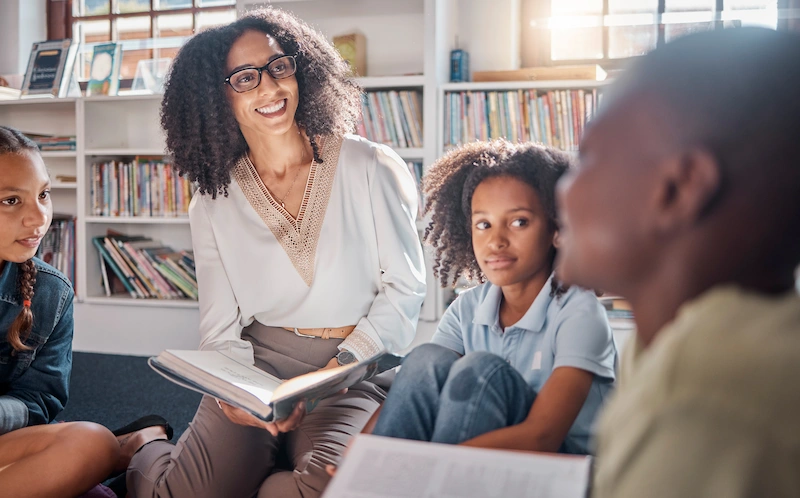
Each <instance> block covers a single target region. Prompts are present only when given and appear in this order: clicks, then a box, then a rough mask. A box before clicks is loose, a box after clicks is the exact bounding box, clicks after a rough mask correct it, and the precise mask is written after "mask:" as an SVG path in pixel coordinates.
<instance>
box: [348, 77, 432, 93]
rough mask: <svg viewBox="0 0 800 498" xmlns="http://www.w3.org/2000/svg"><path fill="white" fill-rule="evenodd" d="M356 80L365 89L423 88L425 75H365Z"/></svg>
mask: <svg viewBox="0 0 800 498" xmlns="http://www.w3.org/2000/svg"><path fill="white" fill-rule="evenodd" d="M356 81H357V82H358V84H359V85H361V87H362V88H364V90H382V89H398V88H422V86H424V85H425V76H423V75H413V76H363V77H360V78H356Z"/></svg>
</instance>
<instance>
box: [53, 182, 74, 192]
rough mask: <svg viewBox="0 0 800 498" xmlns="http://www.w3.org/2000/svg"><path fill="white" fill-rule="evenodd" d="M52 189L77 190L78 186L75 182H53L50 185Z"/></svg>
mask: <svg viewBox="0 0 800 498" xmlns="http://www.w3.org/2000/svg"><path fill="white" fill-rule="evenodd" d="M50 188H54V189H56V188H57V189H63V190H71V189H77V188H78V184H77V183H75V182H52V183H50Z"/></svg>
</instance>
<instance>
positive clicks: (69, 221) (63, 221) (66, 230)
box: [36, 214, 75, 287]
mask: <svg viewBox="0 0 800 498" xmlns="http://www.w3.org/2000/svg"><path fill="white" fill-rule="evenodd" d="M36 256H37V257H38V258H39V259H41V260H42V261H44V262H45V263H47V264H49V265H51V266H53V267H55V268H56V269H57V270H58V271H60V272H61V273H63V274H64V275H66V277H67V278H68V279H69V280H70V282H72V286H73V287H75V218H74V217H73V216H72V215H69V214H54V215H53V222H52V223H51V224H50V229H49V230H48V231H47V233H46V234H45V236H44V238H43V239H42V242H41V244H40V245H39V249H38V251H37V253H36Z"/></svg>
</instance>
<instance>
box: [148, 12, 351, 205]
mask: <svg viewBox="0 0 800 498" xmlns="http://www.w3.org/2000/svg"><path fill="white" fill-rule="evenodd" d="M249 30H256V31H261V32H263V33H266V34H268V35H270V36H271V37H272V38H274V39H275V40H276V41H277V42H278V44H279V45H280V47H281V48H282V49H283V51H284V53H286V54H289V55H292V54H294V55H296V59H297V72H296V73H295V76H296V77H297V85H298V92H299V102H298V106H297V113H296V114H295V120H296V121H297V124H298V125H299V126H300V128H302V129H303V130H304V131H305V132H306V134H307V135H308V137H309V138H310V139H311V146H312V148H313V150H314V159H315V160H316V161H317V162H322V159H321V157H320V153H319V147H318V145H317V141H316V138H317V137H320V136H323V135H344V134H345V133H351V132H352V131H353V129H354V127H355V123H356V119H357V118H358V115H359V113H360V106H361V100H360V99H361V89H360V87H359V86H358V84H357V83H356V82H355V81H354V80H353V78H352V71H351V69H350V66H348V65H347V62H345V61H344V59H342V57H341V56H340V55H339V53H338V52H337V51H336V49H335V48H334V47H333V45H331V44H330V42H328V40H327V39H326V38H325V37H324V36H323V35H321V34H320V33H318V32H317V31H315V30H314V29H312V28H311V27H309V26H308V25H307V24H306V23H304V22H303V21H301V20H299V19H298V18H297V17H295V16H294V15H292V14H290V13H287V12H285V11H282V10H280V9H276V8H271V7H267V8H264V9H260V10H256V11H253V12H250V13H248V14H247V15H246V16H245V17H242V18H241V19H239V20H237V21H235V22H233V23H232V24H228V25H227V26H222V27H218V28H213V29H209V30H207V31H204V32H202V33H199V34H197V35H196V36H194V37H193V38H192V39H191V40H189V41H188V42H187V43H186V45H184V46H183V48H181V50H180V52H178V55H177V57H176V58H175V61H174V62H173V64H172V68H171V70H170V73H169V75H168V78H167V82H166V86H165V90H164V99H163V101H162V104H161V126H162V127H163V128H164V130H165V131H166V135H167V151H168V152H169V153H170V154H171V155H172V158H173V163H174V165H175V167H176V169H177V170H178V171H179V172H180V173H181V174H185V175H186V176H187V177H188V178H189V179H190V180H191V181H195V182H197V183H198V184H199V188H200V192H201V193H210V194H211V195H212V197H214V198H216V196H217V194H218V193H222V194H224V195H227V186H228V184H229V183H230V181H231V176H230V171H231V168H233V166H234V164H235V163H236V161H237V160H238V159H239V158H240V157H241V156H242V155H243V154H244V153H245V152H246V151H247V143H246V142H245V140H244V136H243V135H242V132H241V131H240V130H239V125H238V123H237V121H236V118H235V117H234V114H233V110H232V109H231V106H230V105H229V103H228V98H227V96H226V94H225V92H226V89H225V86H226V85H225V84H224V83H223V81H224V80H225V78H226V77H227V76H228V75H227V74H225V66H226V61H227V57H228V52H229V51H230V49H231V46H232V45H233V44H234V42H235V41H236V40H237V39H239V37H240V36H242V34H244V33H245V32H246V31H249ZM267 77H268V76H267Z"/></svg>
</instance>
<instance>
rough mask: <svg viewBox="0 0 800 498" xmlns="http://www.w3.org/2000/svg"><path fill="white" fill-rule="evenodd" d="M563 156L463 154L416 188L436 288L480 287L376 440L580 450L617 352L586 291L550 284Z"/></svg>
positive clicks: (409, 381)
mask: <svg viewBox="0 0 800 498" xmlns="http://www.w3.org/2000/svg"><path fill="white" fill-rule="evenodd" d="M569 162H570V161H569V156H568V155H567V154H566V153H564V152H562V151H559V150H556V149H553V148H548V147H543V146H540V145H536V144H532V143H525V144H511V143H509V142H507V141H505V140H495V141H492V142H477V143H471V144H468V145H465V146H463V147H461V148H459V149H456V150H454V151H452V152H450V153H449V154H447V155H445V156H444V157H443V158H442V159H440V160H439V161H437V162H436V163H435V164H434V165H433V166H432V167H431V170H430V172H429V173H428V175H427V176H426V179H425V193H426V194H427V196H428V197H427V203H426V210H427V211H429V212H430V211H432V212H433V214H432V217H431V224H430V226H429V227H428V228H427V230H426V231H425V237H426V241H427V242H428V243H430V244H432V245H433V247H434V249H435V252H436V258H435V263H434V270H435V273H436V274H437V275H438V276H439V278H440V279H441V283H442V285H448V284H450V285H452V284H453V283H455V281H456V279H458V278H459V277H460V276H462V275H463V276H467V277H471V278H473V279H475V280H478V281H480V282H484V283H483V284H482V285H479V286H477V287H474V288H472V289H470V290H468V291H466V292H463V293H462V294H461V295H459V297H458V298H457V299H456V300H455V302H454V303H453V304H451V305H450V307H449V308H448V309H447V312H446V313H445V315H444V316H443V317H442V320H441V322H440V323H439V326H438V328H437V330H436V333H435V334H434V336H433V338H432V340H431V343H430V344H424V345H422V346H420V347H418V348H416V349H414V350H413V351H412V352H411V353H409V355H408V356H407V357H406V358H405V360H404V362H403V367H402V368H401V370H400V372H399V373H398V375H397V378H396V379H395V381H394V383H393V385H392V389H391V391H390V392H389V395H388V397H387V399H386V402H385V403H384V405H383V409H382V411H381V413H380V417H379V418H378V419H377V423H376V425H375V427H374V430H373V433H374V434H377V435H381V436H390V437H399V438H405V439H416V440H422V441H434V442H440V443H450V444H466V445H469V446H477V447H484V448H499V449H516V450H527V451H544V452H564V453H579V454H585V453H588V452H589V439H590V435H591V427H592V423H593V421H594V418H595V415H596V414H597V413H598V411H599V410H600V408H601V406H602V403H603V401H604V399H605V398H606V396H607V395H608V394H609V393H610V389H611V388H612V386H613V384H614V379H615V366H616V359H617V351H616V346H615V344H614V339H613V336H612V334H611V329H610V327H609V324H608V321H607V319H606V316H605V312H604V310H603V307H602V306H601V305H600V303H599V302H598V300H597V298H596V297H595V295H594V293H593V292H591V291H588V290H585V289H579V288H577V287H571V288H564V287H562V286H561V285H559V283H558V280H557V279H556V275H555V273H554V268H555V258H556V252H557V248H558V245H559V239H558V219H557V214H556V203H555V191H556V182H557V181H558V179H559V178H560V177H561V176H562V175H563V174H564V173H565V172H566V171H567V169H568V166H569Z"/></svg>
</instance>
